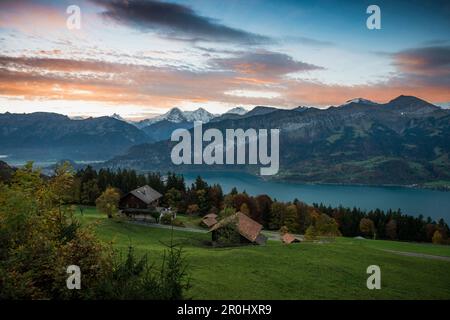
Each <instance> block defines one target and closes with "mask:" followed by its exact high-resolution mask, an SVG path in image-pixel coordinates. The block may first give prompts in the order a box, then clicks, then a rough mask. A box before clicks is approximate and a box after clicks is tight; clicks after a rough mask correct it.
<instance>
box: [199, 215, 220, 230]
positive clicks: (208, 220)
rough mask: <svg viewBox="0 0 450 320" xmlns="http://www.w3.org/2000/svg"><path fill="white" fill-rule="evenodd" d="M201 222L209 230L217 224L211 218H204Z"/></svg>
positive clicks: (215, 220)
mask: <svg viewBox="0 0 450 320" xmlns="http://www.w3.org/2000/svg"><path fill="white" fill-rule="evenodd" d="M202 222H203V223H204V224H205V225H206V226H207V227H208V228H211V227H212V226H213V225H215V224H216V223H217V219H216V218H213V217H208V218H204V219H203V220H202Z"/></svg>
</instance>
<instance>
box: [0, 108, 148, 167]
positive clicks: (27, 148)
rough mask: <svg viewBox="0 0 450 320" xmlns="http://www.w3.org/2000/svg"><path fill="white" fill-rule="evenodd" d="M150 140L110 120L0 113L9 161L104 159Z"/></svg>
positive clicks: (2, 145) (0, 141)
mask: <svg viewBox="0 0 450 320" xmlns="http://www.w3.org/2000/svg"><path fill="white" fill-rule="evenodd" d="M147 141H148V137H147V136H146V134H145V133H144V132H142V131H141V130H139V129H138V128H136V127H135V126H133V125H131V124H128V123H126V122H124V121H120V120H117V119H113V118H111V117H99V118H87V119H83V120H72V119H70V118H69V117H67V116H64V115H60V114H56V113H45V112H36V113H30V114H14V113H8V112H7V113H4V114H0V150H2V154H6V155H9V158H16V159H18V158H20V159H56V160H58V159H61V158H70V159H75V160H104V159H108V158H110V157H112V156H114V155H117V154H120V153H123V152H124V151H126V149H127V148H129V147H131V146H132V145H136V144H139V143H144V142H147Z"/></svg>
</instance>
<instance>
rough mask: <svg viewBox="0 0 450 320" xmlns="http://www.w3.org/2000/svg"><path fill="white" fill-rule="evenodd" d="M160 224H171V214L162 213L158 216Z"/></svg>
mask: <svg viewBox="0 0 450 320" xmlns="http://www.w3.org/2000/svg"><path fill="white" fill-rule="evenodd" d="M160 223H161V224H166V225H171V224H172V214H164V215H162V216H161V218H160Z"/></svg>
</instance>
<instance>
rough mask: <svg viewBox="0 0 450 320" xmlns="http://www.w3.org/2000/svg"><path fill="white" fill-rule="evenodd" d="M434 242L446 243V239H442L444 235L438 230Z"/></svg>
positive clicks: (434, 235)
mask: <svg viewBox="0 0 450 320" xmlns="http://www.w3.org/2000/svg"><path fill="white" fill-rule="evenodd" d="M432 242H433V243H434V244H443V243H444V239H443V237H442V233H441V232H440V231H439V230H436V231H435V232H434V234H433V239H432Z"/></svg>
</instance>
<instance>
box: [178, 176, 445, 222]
mask: <svg viewBox="0 0 450 320" xmlns="http://www.w3.org/2000/svg"><path fill="white" fill-rule="evenodd" d="M197 175H200V176H201V177H202V178H204V179H205V180H206V181H207V182H208V183H209V184H214V183H217V184H220V185H221V186H222V188H223V191H224V192H229V191H230V190H231V189H232V188H233V187H236V188H237V189H238V190H239V191H240V192H242V191H244V190H245V191H246V192H247V193H248V194H249V195H259V194H267V195H269V196H271V197H272V198H276V199H278V200H282V201H292V200H294V199H295V198H297V199H299V200H301V201H304V202H306V203H308V204H312V203H314V202H315V203H320V202H322V203H323V204H325V205H331V206H339V205H342V206H344V207H358V208H361V209H364V210H371V209H376V208H379V209H382V210H388V209H399V208H400V209H401V210H402V212H403V213H407V214H410V215H413V216H418V215H419V214H422V215H423V216H424V217H428V216H430V217H432V218H433V219H435V220H436V219H440V218H444V219H445V221H446V222H447V223H449V222H450V192H445V191H435V190H427V189H413V188H404V187H370V186H343V185H314V184H301V183H290V182H279V181H277V182H274V181H270V180H269V181H267V180H263V179H260V178H259V177H256V176H252V175H249V174H243V173H230V172H227V173H223V172H199V173H185V174H184V176H185V179H186V182H187V183H188V184H189V185H190V184H191V183H192V182H193V181H194V180H195V178H196V176H197Z"/></svg>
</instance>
